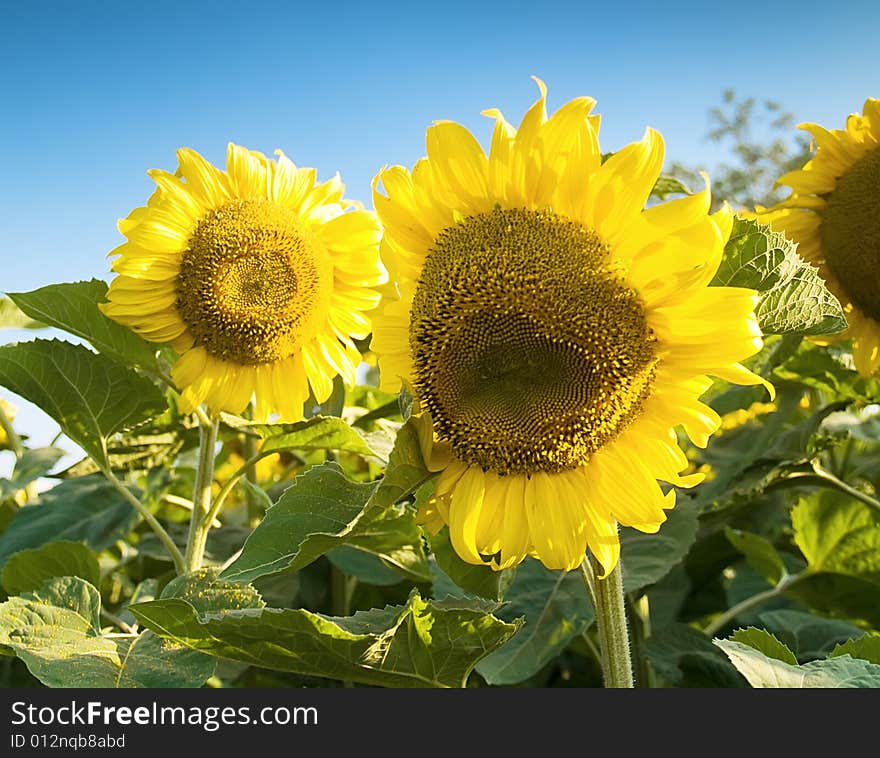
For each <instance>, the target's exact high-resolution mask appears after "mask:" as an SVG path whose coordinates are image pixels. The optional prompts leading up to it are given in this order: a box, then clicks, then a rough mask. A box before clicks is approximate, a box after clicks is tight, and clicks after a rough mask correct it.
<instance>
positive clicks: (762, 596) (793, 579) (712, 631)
mask: <svg viewBox="0 0 880 758" xmlns="http://www.w3.org/2000/svg"><path fill="white" fill-rule="evenodd" d="M806 577H807V572H805V571H804V572H801V573H800V574H792V575H786V576H783V577H782V579H780V580H779V582H778V583H777V584H776V586H775V587H771V588H770V589H769V590H765V591H764V592H759V593H758V594H757V595H752V596H751V597H748V598H746V599H745V600H743V601H742V602H741V603H737V604H736V605H735V606H733V608H730V609H729V610H727V611H725V612H724V613H722V614H721V615H720V616H719V617H718V618H716V619H715V620H714V621H713V622H712V623H711V624H709V625H708V626H706V628H705V629H704V630H703V632H705V633H706V634H707V635H708V636H709V637H714V636H715V635H716V634H718V632H720V631H721V630H722V629H724V628H725V627H726V626H727V625H728V624H730V623H731V622H732V621H733V620H734V619H735V618H736V617H737V616H739V615H740V614H741V613H745V612H746V611H748V610H751V609H752V608H755V607H756V606H759V605H761V603H765V602H767V601H768V600H772V599H773V598H774V597H778V596H779V595H781V594H782V593H783V592H785V591H786V590H788V589H791V587H792V586H794V585H795V584H797V583H798V582H800V581H801V580H803V579H805V578H806Z"/></svg>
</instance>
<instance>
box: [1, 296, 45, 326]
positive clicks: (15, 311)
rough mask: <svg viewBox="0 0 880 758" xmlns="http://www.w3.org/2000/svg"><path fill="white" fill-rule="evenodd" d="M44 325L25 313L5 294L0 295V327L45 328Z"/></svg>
mask: <svg viewBox="0 0 880 758" xmlns="http://www.w3.org/2000/svg"><path fill="white" fill-rule="evenodd" d="M45 328H46V325H45V324H43V323H41V322H40V321H35V320H34V319H32V318H31V317H30V316H28V315H27V314H25V313H24V312H23V311H22V310H21V309H20V308H19V307H18V306H17V305H16V304H15V303H13V302H12V300H10V299H9V298H8V297H6V296H5V295H0V329H45Z"/></svg>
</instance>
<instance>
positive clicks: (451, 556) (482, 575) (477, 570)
mask: <svg viewBox="0 0 880 758" xmlns="http://www.w3.org/2000/svg"><path fill="white" fill-rule="evenodd" d="M428 543H429V544H430V546H431V553H432V554H433V555H434V560H435V561H436V562H437V566H438V567H439V568H440V570H442V571H443V573H444V574H445V575H446V576H447V577H449V579H451V580H452V582H453V583H454V584H455V585H456V586H457V587H460V588H461V589H463V590H464V591H465V592H466V593H467V594H469V595H476V596H477V597H484V598H488V599H489V600H502V599H503V598H504V593H505V592H507V589H508V588H509V587H510V584H511V582H512V581H513V578H514V575H515V574H516V569H507V570H505V571H493V570H492V569H491V568H489V567H488V566H474V565H473V564H470V563H465V562H464V561H463V560H462V559H461V558H459V556H458V553H456V552H455V550H454V549H453V547H452V543H451V542H450V541H449V530H448V529H443V530H442V531H440V532H438V533H437V534H435V535H432V536H431V537H430V538H429V540H428ZM435 585H436V580H435ZM434 594H435V596H436V595H437V591H436V586H435V592H434ZM451 594H461V593H456V592H453V593H451Z"/></svg>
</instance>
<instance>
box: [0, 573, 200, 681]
mask: <svg viewBox="0 0 880 758" xmlns="http://www.w3.org/2000/svg"><path fill="white" fill-rule="evenodd" d="M100 608H101V598H100V595H99V594H98V591H97V590H96V589H95V588H94V587H93V586H92V585H91V584H89V583H88V582H86V581H84V580H83V579H80V578H79V577H72V576H67V577H59V578H53V579H48V580H46V581H45V582H44V583H43V584H42V586H41V587H40V589H39V590H37V591H35V592H28V593H24V594H22V595H19V596H17V597H14V598H12V599H11V600H9V601H7V602H5V603H2V604H0V644H2V645H5V646H6V647H7V648H9V649H11V650H12V651H13V652H14V653H15V655H17V656H18V657H19V658H20V659H21V660H22V661H24V663H25V665H27V667H28V669H29V670H30V672H31V673H32V674H33V675H34V676H35V677H36V678H37V679H39V680H40V681H41V682H42V683H43V684H44V685H46V686H48V687H101V688H106V687H199V686H201V685H202V684H204V682H205V680H206V679H207V678H208V677H209V676H211V675H212V674H213V672H214V666H215V662H214V661H213V660H212V659H211V658H210V657H209V656H206V655H204V654H202V653H198V652H196V651H193V650H190V649H187V648H182V647H180V646H177V645H175V644H173V643H169V642H168V641H167V640H164V639H162V638H160V637H157V636H156V635H154V634H153V633H152V632H146V633H144V634H140V635H133V634H132V635H114V636H107V635H103V634H102V632H101V629H100V624H99V620H98V619H99V614H100Z"/></svg>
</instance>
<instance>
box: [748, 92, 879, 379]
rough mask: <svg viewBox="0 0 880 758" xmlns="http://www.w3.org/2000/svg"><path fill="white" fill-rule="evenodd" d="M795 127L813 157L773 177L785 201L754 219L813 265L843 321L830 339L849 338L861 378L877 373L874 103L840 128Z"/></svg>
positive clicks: (876, 122)
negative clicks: (808, 139) (811, 145)
mask: <svg viewBox="0 0 880 758" xmlns="http://www.w3.org/2000/svg"><path fill="white" fill-rule="evenodd" d="M799 128H801V129H804V130H805V131H807V132H809V133H810V134H811V135H812V137H813V140H814V142H815V145H816V152H815V155H813V157H812V158H811V159H810V160H809V161H807V163H806V164H805V165H804V167H803V168H801V169H798V170H796V171H791V172H789V173H787V174H784V175H783V176H780V177H779V179H778V180H777V184H784V185H787V186H788V187H791V189H792V193H791V196H790V197H788V198H786V199H785V200H783V201H782V202H780V203H777V204H776V205H774V206H773V207H771V208H762V207H759V208H758V209H757V216H758V220H760V221H763V222H764V223H769V224H770V225H771V227H773V228H774V229H776V230H779V231H783V232H785V233H786V234H787V235H788V236H789V237H791V238H792V239H793V240H795V241H796V242H798V252H800V253H801V254H802V255H803V256H804V257H805V258H807V259H808V260H809V261H810V262H812V263H813V264H815V265H816V266H818V268H819V272H820V274H821V275H822V276H823V277H824V278H825V280H826V282H827V284H828V288H829V289H830V290H831V291H832V292H833V293H834V294H835V295H836V296H837V298H838V299H839V300H840V302H841V304H842V305H843V307H844V312H845V313H846V319H847V322H848V323H849V327H848V328H847V329H846V330H845V331H843V332H841V333H840V334H838V335H835V337H834V338H832V339H833V340H834V341H837V340H843V339H852V350H853V360H854V362H855V365H856V368H857V369H858V371H859V372H860V373H861V374H863V375H865V376H869V375H870V374H873V373H875V372H876V371H877V369H878V368H880V288H878V282H880V100H876V99H872V98H869V99H868V100H866V101H865V105H864V108H863V109H862V115H861V116H860V115H858V114H857V113H853V114H851V115H850V116H849V118H848V119H847V121H846V129H832V130H830V131H829V130H827V129H824V128H823V127H821V126H819V125H818V124H801V125H800V127H799ZM826 341H827V340H826Z"/></svg>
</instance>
